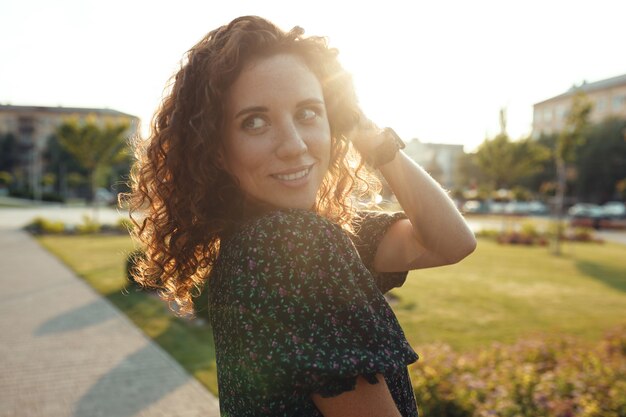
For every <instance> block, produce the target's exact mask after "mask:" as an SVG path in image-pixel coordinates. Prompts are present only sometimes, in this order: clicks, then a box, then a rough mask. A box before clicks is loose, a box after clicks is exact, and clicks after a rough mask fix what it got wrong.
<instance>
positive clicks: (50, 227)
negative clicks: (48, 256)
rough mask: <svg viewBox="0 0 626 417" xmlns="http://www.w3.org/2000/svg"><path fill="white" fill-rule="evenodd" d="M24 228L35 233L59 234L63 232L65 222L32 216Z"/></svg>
mask: <svg viewBox="0 0 626 417" xmlns="http://www.w3.org/2000/svg"><path fill="white" fill-rule="evenodd" d="M24 229H26V230H28V231H29V232H31V233H36V234H55V235H56V234H61V233H64V232H65V224H63V222H61V221H53V220H48V219H45V218H43V217H36V218H34V219H33V220H32V221H31V222H30V223H29V224H27V225H26V226H25V227H24Z"/></svg>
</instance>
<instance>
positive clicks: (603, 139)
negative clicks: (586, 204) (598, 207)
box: [575, 119, 626, 203]
mask: <svg viewBox="0 0 626 417" xmlns="http://www.w3.org/2000/svg"><path fill="white" fill-rule="evenodd" d="M625 135H626V120H623V119H621V120H620V119H608V120H605V121H603V122H601V123H598V124H596V125H593V126H591V127H590V128H589V131H588V133H587V140H586V141H585V143H584V144H583V145H582V146H581V147H580V148H579V149H578V152H577V155H576V171H577V177H578V178H577V181H576V188H575V191H576V196H577V197H578V198H579V199H581V200H583V201H591V202H595V203H604V202H606V201H608V200H612V199H621V198H622V197H621V195H620V194H621V193H620V191H619V189H618V183H619V181H620V180H622V179H624V178H626V137H625Z"/></svg>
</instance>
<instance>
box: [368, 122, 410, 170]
mask: <svg viewBox="0 0 626 417" xmlns="http://www.w3.org/2000/svg"><path fill="white" fill-rule="evenodd" d="M405 146H406V145H405V144H404V142H403V141H402V139H400V137H399V136H398V134H397V133H396V132H395V131H394V130H393V129H391V128H389V127H387V128H385V129H383V130H382V131H380V133H378V134H377V135H376V138H375V140H374V141H373V145H372V146H371V147H370V148H369V150H367V151H366V152H365V153H363V152H361V155H362V157H363V159H364V160H365V163H366V164H367V165H369V166H370V167H372V168H374V169H378V168H380V167H381V166H382V165H385V164H388V163H389V162H391V161H393V160H394V159H395V157H396V155H397V154H398V152H399V151H400V149H404V147H405Z"/></svg>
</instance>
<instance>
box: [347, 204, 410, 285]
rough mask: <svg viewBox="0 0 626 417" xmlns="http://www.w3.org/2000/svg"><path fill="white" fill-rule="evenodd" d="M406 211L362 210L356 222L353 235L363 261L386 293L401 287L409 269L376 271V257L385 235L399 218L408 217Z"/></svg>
mask: <svg viewBox="0 0 626 417" xmlns="http://www.w3.org/2000/svg"><path fill="white" fill-rule="evenodd" d="M406 218H407V216H406V214H404V212H396V213H387V212H381V211H361V212H359V216H358V218H357V220H356V221H355V222H354V224H353V226H354V231H355V234H354V235H353V237H352V241H353V242H354V246H355V247H356V248H357V250H358V252H359V255H360V256H361V259H362V260H363V263H364V264H365V266H366V267H367V269H369V271H370V272H371V274H372V275H373V277H374V281H375V282H376V286H377V287H378V289H379V290H380V291H381V292H382V293H383V294H384V293H386V292H387V291H389V290H391V289H392V288H396V287H401V286H402V285H403V284H404V282H405V281H406V277H407V274H408V271H401V272H376V271H375V270H374V257H375V256H376V251H377V250H378V245H379V244H380V242H381V240H382V239H383V236H384V235H385V233H386V232H387V230H388V229H389V228H390V227H391V226H392V225H393V224H394V223H395V222H397V221H398V220H402V219H406Z"/></svg>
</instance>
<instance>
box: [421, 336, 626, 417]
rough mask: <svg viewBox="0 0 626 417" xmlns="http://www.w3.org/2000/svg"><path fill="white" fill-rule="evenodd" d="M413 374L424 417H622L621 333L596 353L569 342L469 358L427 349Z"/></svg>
mask: <svg viewBox="0 0 626 417" xmlns="http://www.w3.org/2000/svg"><path fill="white" fill-rule="evenodd" d="M420 356H421V359H420V360H419V361H418V362H417V363H416V364H414V365H412V366H411V368H410V369H411V373H412V380H413V389H414V392H415V396H416V399H417V403H418V405H419V406H420V408H421V411H422V413H423V415H426V416H429V417H444V416H446V417H449V416H458V417H465V416H468V417H469V416H477V417H487V416H498V417H518V416H519V417H535V416H544V417H566V416H581V417H624V416H626V326H622V327H619V328H617V329H614V330H612V331H611V332H609V333H608V334H607V336H606V337H605V338H604V340H602V341H601V342H600V343H598V344H597V345H596V346H595V347H593V348H591V349H589V348H588V347H587V345H586V344H584V343H582V342H580V341H577V340H573V339H561V340H553V341H545V340H525V341H521V342H518V343H517V344H514V345H509V346H506V345H501V344H494V345H493V346H491V347H489V348H485V349H482V350H479V351H476V352H472V353H464V354H460V353H456V352H454V351H453V350H452V349H450V347H448V346H445V345H436V346H429V347H426V348H424V349H423V350H422V352H420Z"/></svg>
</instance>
